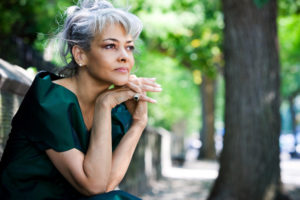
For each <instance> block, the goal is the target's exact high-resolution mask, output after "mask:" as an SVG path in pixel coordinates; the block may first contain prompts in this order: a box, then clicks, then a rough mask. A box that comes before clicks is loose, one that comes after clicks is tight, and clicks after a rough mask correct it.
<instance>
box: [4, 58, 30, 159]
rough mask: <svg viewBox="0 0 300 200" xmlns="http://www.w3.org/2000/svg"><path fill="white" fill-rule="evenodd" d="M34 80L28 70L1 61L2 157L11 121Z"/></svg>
mask: <svg viewBox="0 0 300 200" xmlns="http://www.w3.org/2000/svg"><path fill="white" fill-rule="evenodd" d="M32 80H33V76H32V75H31V74H30V73H29V72H27V71H26V70H24V69H22V68H21V67H19V66H16V65H11V64H9V63H8V62H6V61H4V60H2V59H0V156H1V155H2V152H3V149H4V145H5V144H6V140H7V136H8V134H9V132H10V129H11V126H10V123H11V119H12V117H13V116H14V114H15V113H16V112H17V110H18V108H19V106H20V104H21V101H22V99H23V96H24V95H25V94H26V92H27V90H28V89H29V86H30V85H31V82H32Z"/></svg>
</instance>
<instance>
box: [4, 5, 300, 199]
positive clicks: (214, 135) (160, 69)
mask: <svg viewBox="0 0 300 200" xmlns="http://www.w3.org/2000/svg"><path fill="white" fill-rule="evenodd" d="M230 2H231V7H230ZM233 2H235V1H229V0H228V1H225V0H224V1H223V2H221V1H219V0H202V1H199V0H182V1H176V0H164V1H161V0H135V1H133V0H126V1H125V0H115V1H113V3H114V5H115V6H116V7H118V6H120V7H130V11H131V12H133V13H134V14H136V15H137V16H138V17H140V19H141V20H142V22H143V24H144V30H143V32H142V34H141V38H140V40H139V41H137V42H136V47H137V48H136V49H137V51H136V54H135V58H136V66H135V69H134V70H133V71H134V72H133V73H135V74H136V75H138V76H145V77H156V78H157V82H159V83H160V84H161V85H162V87H163V92H162V93H159V94H150V96H152V97H153V98H155V99H157V100H158V104H155V105H149V128H147V131H148V132H155V134H157V135H160V137H161V138H160V139H153V138H152V139H151V137H152V136H151V134H152V133H151V134H150V136H147V137H146V138H145V140H143V144H144V147H143V148H142V147H140V149H141V150H140V151H139V149H138V150H137V154H138V155H140V156H141V157H139V158H142V159H143V160H145V163H143V164H141V165H142V166H143V169H144V171H143V172H141V173H145V174H146V178H145V179H147V181H148V183H147V188H144V189H133V187H138V186H136V185H135V184H136V183H137V182H138V181H137V182H135V183H132V185H129V186H128V187H127V186H126V188H127V189H128V188H129V189H128V190H133V191H135V193H138V194H140V195H141V196H143V199H207V198H209V199H217V198H215V197H214V195H213V194H215V193H218V191H219V190H220V189H216V188H218V187H217V186H216V185H214V181H215V180H216V178H217V177H218V174H219V171H218V170H219V168H221V169H224V170H225V171H226V170H227V168H226V166H227V164H226V163H225V164H224V165H222V164H221V165H220V164H219V163H221V162H232V161H233V160H234V159H239V160H237V161H236V163H239V164H240V165H241V166H243V159H241V158H238V157H236V156H235V155H234V154H231V155H232V157H230V158H229V157H226V153H224V156H223V157H224V159H225V158H229V159H225V160H224V159H222V156H221V152H222V149H223V146H224V145H226V144H224V142H223V138H224V135H225V132H226V131H225V116H227V115H225V107H226V100H225V99H227V98H230V97H228V96H230V94H231V93H229V92H228V93H226V89H225V88H227V87H226V80H225V78H224V77H225V76H224V75H226V70H225V68H226V67H227V66H226V64H225V63H226V58H227V57H226V52H225V53H224V51H226V50H228V49H230V48H232V49H234V48H236V46H234V43H232V46H231V44H228V43H227V44H226V41H225V39H226V37H224V32H225V34H226V31H224V28H225V27H226V26H225V25H226V24H225V22H226V20H225V22H224V11H225V12H232V11H234V9H240V8H238V6H236V7H235V6H234V5H235V4H234V3H233ZM236 2H238V1H236ZM245 2H248V3H245ZM245 2H244V4H243V3H240V4H241V5H240V7H244V8H243V9H245V10H251V9H256V10H257V12H262V13H264V12H265V13H267V12H270V11H272V12H273V13H276V12H277V17H275V18H273V19H274V20H275V23H276V24H277V32H276V30H275V33H276V40H277V39H278V43H277V45H278V46H277V47H278V51H275V52H272V51H270V54H273V53H274V54H278V55H279V61H278V66H280V71H278V75H279V76H280V89H279V90H278V92H279V93H278V95H279V96H278V97H279V98H278V99H280V100H279V104H280V106H278V112H280V120H279V121H276V122H275V124H280V126H278V127H279V128H280V135H279V133H278V135H277V133H276V131H275V132H274V134H273V133H271V135H272V134H273V135H272V136H270V137H271V138H275V139H274V140H272V139H271V140H272V141H275V143H276V144H274V143H272V142H271V143H270V142H269V143H268V142H260V141H259V140H256V139H257V136H255V134H253V138H256V139H255V140H256V141H255V142H254V143H253V144H254V146H256V147H260V146H264V148H263V150H261V151H262V152H263V153H261V154H260V153H258V155H262V156H261V157H260V158H259V159H260V161H259V162H258V164H256V165H255V166H259V165H260V164H259V163H263V162H264V161H265V160H267V157H264V156H263V155H268V152H269V153H270V155H271V154H272V153H271V152H273V149H276V148H277V146H278V149H279V150H278V151H276V152H275V153H274V155H275V154H276V155H278V157H279V158H280V161H278V162H277V161H274V163H273V164H274V166H275V165H278V166H279V165H280V167H281V168H280V169H281V179H280V175H278V173H277V174H276V175H274V174H273V175H272V173H271V172H270V173H271V175H270V176H271V177H275V176H276V177H278V178H279V179H276V180H275V182H276V184H279V182H280V185H281V186H283V187H281V186H280V187H277V186H276V188H284V189H275V190H274V191H275V192H274V191H273V194H274V195H273V196H272V195H271V196H270V195H269V196H268V195H266V194H267V193H269V192H270V191H271V193H272V190H270V189H268V188H269V187H271V186H270V184H271V183H274V182H272V181H269V182H268V181H267V182H266V184H265V186H262V185H259V184H258V185H257V186H255V185H253V184H251V183H250V182H251V181H250V182H249V187H253V188H255V187H257V190H255V191H250V190H249V193H253V192H254V193H259V194H260V193H261V194H264V195H260V196H259V195H258V197H257V198H253V197H254V196H253V197H252V199H275V196H277V197H276V198H279V197H278V195H277V194H279V193H280V194H281V193H282V195H283V196H284V197H283V196H282V199H284V198H287V199H295V200H296V199H300V164H299V160H298V159H299V158H300V0H278V1H277V5H278V6H277V8H276V7H271V6H269V5H268V4H271V3H274V2H276V1H273V0H269V1H268V0H251V1H250V0H247V1H245ZM249 2H252V4H253V8H252V7H251V6H250V7H248V4H249ZM270 2H271V3H270ZM73 4H74V1H73V0H30V1H29V0H5V1H4V0H2V1H1V2H0V59H2V60H1V62H0V67H1V68H0V70H2V71H0V72H1V79H0V80H1V96H0V97H1V98H0V100H1V101H0V104H1V105H2V107H1V110H2V111H1V112H2V114H1V115H0V117H1V118H0V121H1V124H0V128H1V133H0V134H1V135H0V137H1V142H2V143H3V145H5V141H6V138H7V130H8V129H9V121H10V118H11V116H12V115H13V113H14V112H15V109H16V108H14V109H12V110H11V109H10V110H9V109H8V107H9V105H11V104H13V102H16V101H17V102H20V101H21V99H22V95H24V92H22V91H19V90H20V89H16V91H17V92H16V94H17V97H9V98H8V96H7V95H8V93H9V92H11V91H12V89H7V88H11V87H12V85H14V84H15V83H14V82H13V81H15V82H16V81H17V82H18V81H20V79H21V78H18V77H23V75H21V76H18V74H19V71H18V73H16V72H15V71H16V69H14V68H16V67H17V66H14V65H18V66H19V67H21V68H23V69H24V70H25V71H22V73H23V74H26V76H28V77H29V79H31V80H32V77H33V75H34V74H35V73H36V72H38V71H40V70H49V71H55V68H57V67H62V66H63V63H62V62H61V61H60V60H59V59H58V56H57V54H56V53H55V51H56V50H55V48H54V46H53V45H51V43H50V42H49V38H51V37H53V36H54V34H55V33H56V32H57V30H58V28H59V26H61V25H62V22H63V19H64V14H63V11H64V10H65V9H66V8H67V7H68V6H70V5H73ZM266 7H270V8H266ZM226 9H227V11H226ZM228 9H229V10H228ZM230 9H231V10H230ZM233 13H234V12H233ZM229 17H230V15H229V14H228V19H229ZM235 17H236V18H239V17H240V18H242V17H243V13H240V16H235ZM254 18H255V17H254ZM257 20H258V18H257ZM228 21H230V20H228ZM256 22H257V23H258V24H259V23H260V22H259V20H258V21H256ZM256 22H255V21H254V22H253V23H256ZM271 23H272V22H268V21H267V22H266V26H268V24H271ZM237 26H238V25H237ZM241 28H242V27H241ZM253 32H255V30H253ZM254 34H255V33H254ZM250 35H251V32H250ZM225 36H226V35H225ZM270 37H271V36H270ZM244 39H245V40H247V36H246V37H245V38H244ZM224 41H225V45H224ZM224 47H225V48H224ZM250 48H251V47H249V54H255V53H254V52H252V51H251V50H250ZM262 48H263V47H262ZM265 48H268V47H265ZM270 48H271V47H270ZM237 51H238V50H237ZM228 55H230V53H228ZM241 57H243V55H241ZM266 59H269V58H266ZM275 59H276V58H275ZM9 63H10V64H9ZM18 70H19V69H18ZM7 71H12V72H13V73H15V74H17V75H16V76H15V75H13V76H12V77H13V78H11V79H12V80H13V81H10V82H9V81H7V83H6V85H5V84H4V83H5V79H9V77H10V75H7V74H9V73H8V72H7ZM240 71H241V72H243V71H247V69H246V68H243V67H240ZM256 72H258V73H259V71H256ZM5 73H6V75H5ZM20 73H21V72H20ZM228 73H229V72H228ZM262 74H263V72H262ZM236 75H237V76H239V74H236ZM240 75H241V74H240ZM269 75H270V76H271V75H272V73H270V74H269ZM241 76H242V75H241ZM228 77H230V76H228ZM257 77H258V80H259V79H264V77H263V76H260V75H259V74H257ZM245 79H247V78H245ZM20 82H22V81H20ZM23 82H24V81H23ZM25 82H26V81H25ZM228 83H229V81H228ZM8 84H10V85H11V86H7V85H8ZM22 84H24V83H22ZM241 84H242V83H241ZM260 87H261V88H262V90H263V87H264V86H263V85H262V86H259V87H258V88H257V90H260ZM5 88H6V89H5ZM24 91H26V87H25V89H24ZM258 94H259V92H258ZM225 96H227V97H226V98H225ZM242 96H243V94H242V93H241V99H242ZM17 105H18V104H17ZM245 106H248V105H247V104H245ZM249 106H251V105H250V104H249ZM254 108H255V105H254V107H253V109H254ZM230 112H231V111H230ZM232 112H233V113H232V114H233V115H234V112H235V111H232ZM7 113H10V114H9V116H8V117H5V115H7ZM228 113H229V109H228ZM267 118H268V117H267ZM262 119H265V118H262ZM240 120H243V118H241V119H240ZM237 123H239V121H237ZM261 123H264V122H263V121H262V122H261ZM237 127H239V126H237ZM240 127H241V128H240V129H239V131H238V132H239V144H242V143H247V141H249V142H251V141H252V139H251V137H252V135H251V134H248V133H247V130H243V129H247V127H246V126H240ZM266 131H267V132H268V130H266ZM269 132H272V130H269ZM243 133H245V137H242V136H243ZM247 134H248V135H247ZM257 134H260V136H259V137H268V136H267V134H266V135H264V132H261V133H257ZM226 135H228V137H231V136H232V137H235V136H237V135H234V134H232V135H230V134H229V132H228V134H226ZM246 135H247V136H246ZM166 138H167V139H166ZM150 140H153V142H154V143H159V144H160V146H159V149H160V151H156V150H155V149H153V148H156V146H155V144H148V143H149V141H150ZM271 140H269V141H271ZM227 141H228V146H229V147H228V148H231V149H233V150H232V151H237V152H239V151H241V149H243V147H246V146H247V145H244V146H243V145H241V146H239V145H237V146H234V145H233V143H230V141H232V140H230V139H228V140H227ZM150 142H151V141H150ZM225 142H226V139H225ZM147 145H148V146H147ZM149 145H150V146H149ZM151 145H152V146H151ZM256 147H255V148H256ZM257 149H260V148H257ZM241 152H242V151H241ZM249 152H250V153H251V154H252V153H254V154H255V151H252V152H251V151H249ZM155 153H156V154H158V153H160V155H159V156H158V157H159V158H155V159H154V157H155V156H154V154H155ZM163 155H164V156H166V157H164V156H163ZM240 155H241V156H242V155H245V154H240ZM272 155H273V154H272ZM276 155H275V157H276ZM245 156H246V157H248V155H245ZM254 156H255V155H254ZM149 157H151V158H150V159H149ZM249 157H253V155H252V156H249ZM147 159H148V161H147ZM254 160H255V158H254ZM274 160H276V158H274ZM154 161H155V162H154ZM219 161H220V162H219ZM233 163H234V162H233ZM245 163H247V162H245ZM270 163H271V162H270ZM132 165H134V164H132ZM136 165H140V164H136ZM245 165H246V164H245ZM262 165H263V164H262ZM149 166H152V167H149ZM157 166H160V167H159V168H158V169H157ZM220 166H221V167H220ZM222 166H224V167H222ZM228 166H229V165H228ZM232 167H234V166H232ZM133 168H134V167H133ZM154 168H155V170H156V174H155V176H153V175H151V174H153V173H154ZM229 168H230V166H229V167H228V169H229ZM258 168H259V167H257V169H258ZM267 168H272V165H271V164H270V165H268V166H267ZM274 168H276V167H274ZM241 169H242V167H241ZM254 169H256V167H254ZM136 171H137V170H136V169H132V177H134V176H136V175H135V174H136ZM225 171H224V172H225ZM229 171H230V170H229ZM231 171H232V170H231ZM233 171H234V170H233ZM271 171H272V170H271ZM275 171H276V170H275ZM130 173H131V172H130ZM130 173H129V174H130ZM247 173H249V174H248V175H249V176H251V174H250V172H249V171H248V172H247ZM253 173H255V172H253ZM258 173H259V172H258ZM265 173H268V171H267V170H266V171H264V172H262V173H261V174H265ZM274 173H275V172H274ZM149 174H150V175H149ZM229 174H230V175H233V174H234V172H230V173H229ZM261 174H260V175H261ZM239 175H241V174H239ZM239 175H238V176H237V179H239V178H241V176H242V178H241V179H243V175H244V174H242V175H241V176H239ZM129 177H130V175H129ZM261 177H262V176H261ZM128 179H129V178H128ZM148 179H149V180H148ZM220 179H221V178H220ZM228 179H229V178H224V180H228ZM262 179H263V177H262ZM222 180H223V179H222ZM243 180H244V179H243ZM243 180H241V182H242V181H243ZM245 180H246V178H245ZM270 180H271V179H270ZM248 181H249V180H248ZM128 182H129V181H128ZM223 182H224V181H223ZM234 182H236V181H234ZM218 183H219V184H221V185H222V181H219V182H218ZM225 183H226V181H225ZM227 184H228V182H227ZM268 184H269V185H268ZM124 187H125V186H124ZM213 188H215V189H213ZM223 188H224V190H227V191H231V190H232V189H231V188H227V187H225V186H224V187H223ZM233 190H235V189H233ZM261 191H263V192H261ZM220 193H222V192H220ZM229 193H230V192H229ZM237 193H242V194H244V195H246V194H247V189H245V188H243V189H241V188H237V187H236V191H235V193H234V192H233V193H232V194H231V193H230V195H229V196H226V195H225V196H226V197H225V196H224V198H221V197H218V198H220V199H240V200H246V199H251V198H247V197H243V195H234V194H237ZM250 196H251V195H250ZM279 199H280V198H279Z"/></svg>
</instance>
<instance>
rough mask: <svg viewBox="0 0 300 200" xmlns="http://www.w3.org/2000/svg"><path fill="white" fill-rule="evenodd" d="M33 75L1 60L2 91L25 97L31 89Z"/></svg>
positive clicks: (0, 84) (0, 87)
mask: <svg viewBox="0 0 300 200" xmlns="http://www.w3.org/2000/svg"><path fill="white" fill-rule="evenodd" d="M33 78H34V77H33V75H32V74H30V73H29V72H27V71H26V70H24V69H23V68H21V67H19V66H17V65H12V64H10V63H8V62H6V61H5V60H3V59H1V58H0V89H1V90H3V91H7V92H11V93H15V94H18V95H21V96H24V95H25V94H26V92H27V90H28V89H29V87H30V85H31V83H32V80H33Z"/></svg>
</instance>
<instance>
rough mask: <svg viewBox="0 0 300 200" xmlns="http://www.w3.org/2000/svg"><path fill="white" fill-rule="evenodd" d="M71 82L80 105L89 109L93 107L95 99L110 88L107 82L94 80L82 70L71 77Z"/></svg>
mask: <svg viewBox="0 0 300 200" xmlns="http://www.w3.org/2000/svg"><path fill="white" fill-rule="evenodd" d="M72 82H73V83H74V86H75V87H76V95H77V98H78V100H79V102H80V104H81V105H84V107H91V108H93V107H94V105H95V102H96V99H97V97H98V96H99V95H100V94H101V93H102V92H103V91H105V90H106V89H107V88H108V87H109V86H110V84H109V83H107V82H100V81H99V80H96V79H95V78H93V77H92V76H90V75H89V74H88V72H87V71H86V70H83V69H81V70H80V71H79V72H78V74H77V75H76V76H74V77H72Z"/></svg>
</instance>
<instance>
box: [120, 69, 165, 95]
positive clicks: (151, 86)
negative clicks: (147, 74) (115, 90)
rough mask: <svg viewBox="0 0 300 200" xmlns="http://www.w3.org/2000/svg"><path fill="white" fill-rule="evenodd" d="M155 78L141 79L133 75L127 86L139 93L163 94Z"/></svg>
mask: <svg viewBox="0 0 300 200" xmlns="http://www.w3.org/2000/svg"><path fill="white" fill-rule="evenodd" d="M155 81H156V79H155V78H141V77H137V76H136V75H134V74H132V75H130V77H129V81H128V83H127V84H126V85H125V86H127V87H129V88H130V89H132V90H133V91H135V92H137V93H142V92H161V91H162V88H161V86H160V85H159V84H157V83H156V82H155Z"/></svg>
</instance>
